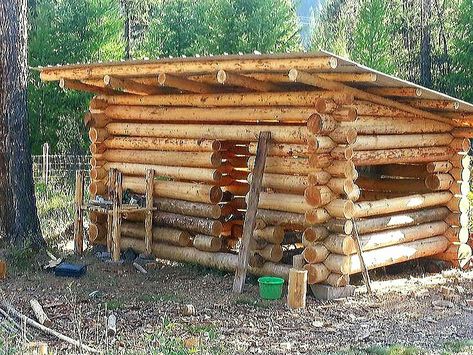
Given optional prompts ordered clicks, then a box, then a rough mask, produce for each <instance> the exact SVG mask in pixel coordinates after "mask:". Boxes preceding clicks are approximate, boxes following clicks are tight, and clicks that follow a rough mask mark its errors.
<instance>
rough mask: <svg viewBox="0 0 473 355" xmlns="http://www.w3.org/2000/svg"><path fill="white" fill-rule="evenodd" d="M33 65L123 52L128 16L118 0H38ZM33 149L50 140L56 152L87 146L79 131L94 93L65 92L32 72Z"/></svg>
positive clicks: (34, 11) (33, 25)
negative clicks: (123, 31) (120, 11)
mask: <svg viewBox="0 0 473 355" xmlns="http://www.w3.org/2000/svg"><path fill="white" fill-rule="evenodd" d="M30 27H31V28H30V34H29V46H28V50H29V65H30V66H32V67H36V66H40V65H46V64H48V65H55V64H66V63H76V62H87V61H99V60H111V59H120V58H122V57H123V40H122V29H123V21H122V19H121V17H120V16H119V8H118V7H117V3H116V1H115V0H83V1H76V0H39V1H38V2H37V3H36V4H35V6H34V7H32V8H30ZM28 89H29V90H28V104H29V109H28V112H29V121H30V130H31V137H32V149H33V153H39V152H40V151H41V144H42V143H44V142H49V143H50V145H51V146H52V151H54V152H56V151H58V150H60V151H67V152H71V153H78V152H81V151H83V150H84V148H85V142H86V140H85V136H84V135H83V134H84V130H80V129H79V127H80V125H79V122H81V119H82V116H83V113H84V111H85V110H86V107H87V102H88V99H89V98H90V95H87V94H82V93H78V92H72V91H71V92H66V93H62V92H60V89H59V88H58V87H57V85H54V84H49V83H43V82H41V81H40V80H39V76H38V75H37V73H34V72H33V73H32V75H31V77H30V80H29V88H28Z"/></svg>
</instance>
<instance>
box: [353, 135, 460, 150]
mask: <svg viewBox="0 0 473 355" xmlns="http://www.w3.org/2000/svg"><path fill="white" fill-rule="evenodd" d="M452 140H453V137H452V136H451V135H450V134H449V133H441V134H434V133H432V134H400V135H358V137H357V138H356V142H355V143H353V145H352V146H351V147H352V148H353V150H378V149H394V148H417V147H435V146H447V145H449V144H450V143H451V142H452Z"/></svg>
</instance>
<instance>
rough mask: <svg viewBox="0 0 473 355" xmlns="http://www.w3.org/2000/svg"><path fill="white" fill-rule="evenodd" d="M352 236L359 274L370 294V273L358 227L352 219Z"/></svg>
mask: <svg viewBox="0 0 473 355" xmlns="http://www.w3.org/2000/svg"><path fill="white" fill-rule="evenodd" d="M352 238H353V240H354V241H355V248H356V253H357V254H358V258H359V259H360V266H361V274H362V276H363V281H364V282H365V284H366V290H367V291H368V294H371V280H370V274H369V272H368V268H367V267H366V263H365V258H364V256H363V250H362V248H361V243H360V236H359V235H358V228H357V226H356V222H355V221H353V234H352Z"/></svg>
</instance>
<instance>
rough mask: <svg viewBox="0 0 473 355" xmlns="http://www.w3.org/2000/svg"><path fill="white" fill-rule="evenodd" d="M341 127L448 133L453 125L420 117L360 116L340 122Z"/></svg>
mask: <svg viewBox="0 0 473 355" xmlns="http://www.w3.org/2000/svg"><path fill="white" fill-rule="evenodd" d="M340 127H349V128H354V129H356V131H357V132H358V134H366V135H369V134H406V133H407V134H418V133H426V134H432V133H448V132H450V130H451V129H452V126H451V125H450V124H447V123H442V122H436V121H433V120H429V119H419V118H418V117H404V118H400V117H383V116H360V117H359V118H358V119H357V120H356V121H355V122H340Z"/></svg>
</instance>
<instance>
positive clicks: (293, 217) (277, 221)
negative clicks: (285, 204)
mask: <svg viewBox="0 0 473 355" xmlns="http://www.w3.org/2000/svg"><path fill="white" fill-rule="evenodd" d="M256 218H260V219H262V220H263V221H264V222H265V223H266V224H268V225H281V226H283V227H284V226H286V227H288V228H290V227H299V226H300V227H303V226H305V225H306V221H305V217H304V214H300V213H291V212H282V211H273V210H268V209H260V208H258V211H257V212H256Z"/></svg>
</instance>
